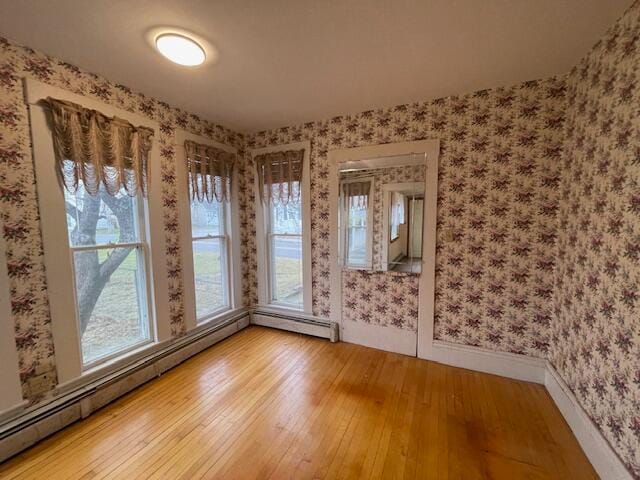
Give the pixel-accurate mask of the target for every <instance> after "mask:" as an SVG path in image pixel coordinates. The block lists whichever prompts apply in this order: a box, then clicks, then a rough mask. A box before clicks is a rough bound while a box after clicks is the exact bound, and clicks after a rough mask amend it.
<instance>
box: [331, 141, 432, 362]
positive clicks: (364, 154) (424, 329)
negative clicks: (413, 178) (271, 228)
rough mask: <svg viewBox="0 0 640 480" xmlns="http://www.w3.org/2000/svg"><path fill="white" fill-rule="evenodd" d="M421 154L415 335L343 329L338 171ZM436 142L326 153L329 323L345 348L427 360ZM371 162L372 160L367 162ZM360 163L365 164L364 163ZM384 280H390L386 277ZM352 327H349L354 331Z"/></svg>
mask: <svg viewBox="0 0 640 480" xmlns="http://www.w3.org/2000/svg"><path fill="white" fill-rule="evenodd" d="M412 153H415V154H420V157H421V163H422V162H424V155H425V154H426V162H427V167H426V168H427V172H426V175H425V197H424V198H425V208H424V220H423V236H422V238H423V260H422V262H423V263H422V273H421V274H420V276H419V279H420V280H419V304H418V325H417V332H411V331H403V330H400V329H392V328H387V327H380V326H377V325H367V324H362V325H354V326H351V325H345V324H344V322H343V321H342V320H343V319H342V267H341V266H340V265H339V264H338V245H339V244H338V241H339V238H338V201H339V184H340V175H339V172H340V170H344V169H347V168H355V166H356V165H357V166H358V167H360V168H361V166H362V165H363V163H366V164H372V163H373V164H372V165H371V167H373V166H374V165H375V162H376V161H378V160H377V159H379V158H380V157H393V156H405V155H409V154H412ZM439 155H440V141H439V140H438V139H429V140H417V141H412V142H401V143H387V144H382V145H371V146H365V147H354V148H344V149H335V150H330V151H329V152H328V155H327V157H328V162H329V245H330V259H329V261H330V268H331V273H330V279H331V285H332V288H331V293H330V295H331V320H332V321H334V322H336V323H338V324H339V325H340V338H341V339H342V340H344V341H347V342H352V343H358V344H361V345H367V346H370V347H374V348H380V349H383V350H387V351H394V352H398V353H404V354H406V355H412V356H415V355H416V354H417V356H418V357H420V358H431V357H432V352H433V328H434V313H435V308H434V305H435V267H436V265H435V258H436V216H437V200H438V157H439ZM372 159H373V160H372ZM363 161H364V162H363ZM383 274H387V275H392V274H393V273H391V272H386V273H384V272H383ZM351 327H354V328H353V329H352V328H351Z"/></svg>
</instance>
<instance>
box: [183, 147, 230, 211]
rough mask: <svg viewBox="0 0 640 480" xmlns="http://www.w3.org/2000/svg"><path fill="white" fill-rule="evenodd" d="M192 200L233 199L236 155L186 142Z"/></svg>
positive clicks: (219, 200) (220, 200)
mask: <svg viewBox="0 0 640 480" xmlns="http://www.w3.org/2000/svg"><path fill="white" fill-rule="evenodd" d="M184 149H185V151H186V153H187V170H188V171H189V189H190V191H191V199H192V200H198V201H200V202H202V201H204V200H206V201H207V202H209V203H211V202H213V200H214V199H215V200H217V201H218V202H222V201H223V200H224V201H226V202H228V201H229V200H230V199H231V181H232V175H233V165H234V163H235V161H236V154H235V153H230V152H227V151H225V150H222V149H220V148H217V147H214V146H211V145H203V144H201V143H196V142H192V141H191V140H186V141H185V142H184Z"/></svg>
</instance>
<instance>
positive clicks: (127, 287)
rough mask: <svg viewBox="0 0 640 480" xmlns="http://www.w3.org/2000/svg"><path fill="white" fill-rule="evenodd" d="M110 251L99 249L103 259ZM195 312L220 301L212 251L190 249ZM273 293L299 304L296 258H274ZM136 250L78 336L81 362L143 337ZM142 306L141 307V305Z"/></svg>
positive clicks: (210, 308)
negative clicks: (192, 260)
mask: <svg viewBox="0 0 640 480" xmlns="http://www.w3.org/2000/svg"><path fill="white" fill-rule="evenodd" d="M109 252H110V250H100V251H99V253H98V258H99V260H100V262H103V261H104V260H105V259H106V257H107V255H108V254H109ZM193 259H194V262H193V263H194V274H195V278H196V285H195V290H196V299H197V302H196V303H197V315H198V317H204V316H206V315H207V314H209V313H211V312H213V311H215V310H218V309H219V308H220V307H222V306H223V304H224V299H223V286H222V274H221V268H222V266H221V263H220V258H219V254H218V253H217V252H214V251H207V252H194V255H193ZM276 270H277V272H278V274H277V277H276V293H277V297H278V299H280V300H281V301H286V302H288V303H293V304H302V288H301V285H302V273H301V267H300V261H299V260H297V259H293V258H283V257H278V258H276ZM136 273H137V252H136V251H135V250H132V251H131V252H130V253H129V255H128V256H127V258H126V259H125V260H124V261H123V262H122V264H120V266H119V267H118V269H117V270H116V271H115V272H114V273H113V275H112V276H111V278H110V280H109V282H108V283H107V285H106V287H105V288H104V290H103V291H102V293H101V294H100V298H99V300H98V303H97V304H96V306H95V308H94V311H93V314H92V317H91V320H90V322H89V325H88V326H87V329H86V331H85V333H84V335H83V337H82V350H83V357H84V358H85V362H87V361H91V360H92V359H96V358H99V357H101V356H104V355H105V354H108V353H111V352H114V351H117V350H120V349H123V348H127V347H128V346H131V345H135V344H137V343H139V342H141V341H144V340H145V339H146V338H147V335H148V334H147V332H146V331H145V328H144V325H143V322H141V319H140V315H139V311H138V310H139V309H138V296H137V292H136V285H137V281H136ZM143 308H144V307H143Z"/></svg>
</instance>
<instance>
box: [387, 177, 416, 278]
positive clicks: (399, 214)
mask: <svg viewBox="0 0 640 480" xmlns="http://www.w3.org/2000/svg"><path fill="white" fill-rule="evenodd" d="M383 190H384V192H383V195H384V197H383V198H384V200H383V208H384V212H385V214H384V220H383V228H384V233H385V234H386V235H383V241H384V245H383V253H382V259H383V268H382V270H390V271H395V272H407V273H420V271H421V263H422V218H423V205H424V183H422V182H414V183H388V184H386V185H384V186H383Z"/></svg>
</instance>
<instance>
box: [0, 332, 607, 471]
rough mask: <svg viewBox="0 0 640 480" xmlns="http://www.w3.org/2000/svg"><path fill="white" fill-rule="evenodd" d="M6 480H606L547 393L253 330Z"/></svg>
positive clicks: (16, 463) (31, 456)
mask: <svg viewBox="0 0 640 480" xmlns="http://www.w3.org/2000/svg"><path fill="white" fill-rule="evenodd" d="M0 478H2V479H5V480H9V479H27V478H28V479H47V480H50V479H185V480H187V479H188V480H191V479H199V478H207V479H208V478H226V479H251V478H259V479H268V478H271V479H288V478H292V479H305V478H318V479H320V478H332V479H333V478H358V479H360V478H385V479H387V478H388V479H393V478H397V479H400V478H411V479H414V478H415V479H461V480H462V479H464V480H472V479H503V478H504V479H509V480H514V479H535V480H539V479H574V478H575V479H580V480H585V479H590V478H597V476H596V474H595V472H594V471H593V469H592V467H591V465H590V464H589V462H588V461H587V459H586V457H585V456H584V454H583V452H582V451H581V450H580V447H579V446H578V443H577V442H576V440H575V438H574V437H573V434H572V433H571V431H570V430H569V427H568V426H567V424H566V423H565V421H564V420H563V418H562V416H561V415H560V413H559V411H558V410H557V408H556V407H555V405H554V404H553V402H552V400H551V398H550V397H549V395H548V394H547V392H546V391H545V389H544V387H542V386H540V385H535V384H531V383H526V382H519V381H515V380H509V379H505V378H500V377H496V376H492V375H487V374H482V373H475V372H472V371H468V370H462V369H458V368H453V367H447V366H444V365H440V364H437V363H432V362H427V361H423V360H418V359H415V358H410V357H405V356H402V355H397V354H392V353H387V352H382V351H379V350H373V349H369V348H365V347H360V346H357V345H351V344H347V343H337V344H331V343H329V342H328V341H326V340H320V339H315V338H312V337H306V336H302V335H297V334H293V333H287V332H282V331H277V330H271V329H267V328H261V327H250V328H248V329H246V330H243V331H242V332H240V333H238V334H236V335H234V336H233V337H231V338H229V339H227V340H225V341H224V342H222V343H220V344H218V345H216V346H214V347H212V348H210V349H209V350H207V351H205V352H202V353H201V354H199V355H197V356H196V357H193V358H192V359H190V360H189V361H187V362H185V363H184V364H182V365H180V366H178V367H177V368H175V369H173V370H171V371H170V372H168V373H167V374H165V375H163V376H162V377H160V378H158V379H156V380H154V381H152V382H150V383H147V384H145V385H144V386H142V387H140V388H138V389H137V390H135V391H133V392H131V393H130V394H128V395H126V396H125V397H123V398H121V399H119V400H117V401H116V402H114V403H112V404H110V405H109V406H107V407H105V408H103V409H102V410H100V411H98V412H96V413H95V414H93V415H92V416H90V417H89V418H87V419H86V420H84V421H81V422H77V423H75V424H73V425H71V426H70V427H68V428H66V429H65V430H63V431H61V432H59V433H57V434H55V435H53V436H52V437H50V438H48V439H46V440H44V441H43V442H41V443H39V444H38V445H36V446H34V447H32V448H31V449H29V450H27V451H25V452H23V453H22V454H20V455H18V456H16V457H14V458H13V459H11V460H9V461H7V462H5V463H4V464H2V465H0Z"/></svg>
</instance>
